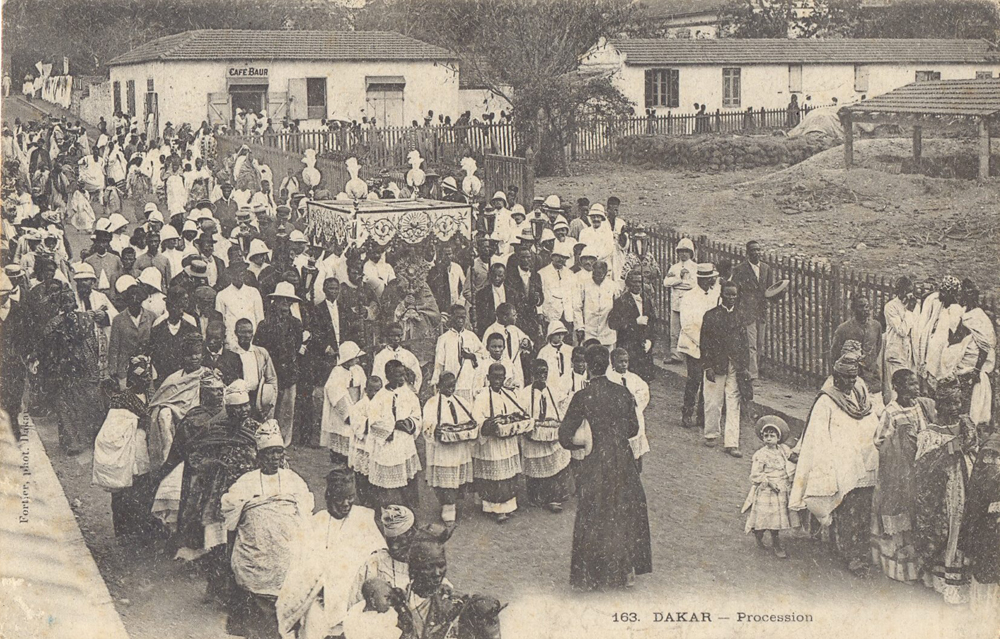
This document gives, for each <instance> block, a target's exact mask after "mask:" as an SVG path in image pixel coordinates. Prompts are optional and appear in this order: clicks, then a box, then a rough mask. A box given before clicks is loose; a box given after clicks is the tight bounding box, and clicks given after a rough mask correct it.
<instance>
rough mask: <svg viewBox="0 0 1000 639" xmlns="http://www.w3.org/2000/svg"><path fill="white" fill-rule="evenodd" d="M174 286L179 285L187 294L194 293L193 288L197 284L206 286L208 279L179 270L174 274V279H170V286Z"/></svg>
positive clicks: (196, 286) (197, 285)
mask: <svg viewBox="0 0 1000 639" xmlns="http://www.w3.org/2000/svg"><path fill="white" fill-rule="evenodd" d="M175 286H180V287H181V288H183V289H184V290H185V291H187V292H188V295H194V291H195V289H197V288H198V287H199V286H208V280H207V279H206V278H203V277H193V276H191V275H189V274H188V273H186V272H184V271H181V272H180V273H178V274H177V275H175V276H174V279H172V280H170V288H173V287H175Z"/></svg>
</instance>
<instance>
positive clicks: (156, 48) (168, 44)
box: [108, 29, 455, 66]
mask: <svg viewBox="0 0 1000 639" xmlns="http://www.w3.org/2000/svg"><path fill="white" fill-rule="evenodd" d="M454 59H455V56H454V55H453V54H452V53H450V52H449V51H447V50H445V49H442V48H441V47H436V46H434V45H432V44H427V43H426V42H421V41H420V40H414V39H413V38H409V37H406V36H404V35H402V34H399V33H395V32H392V31H244V30H237V29H203V30H199V31H185V32H184V33H178V34H175V35H170V36H165V37H163V38H157V39H156V40H152V41H150V42H147V43H146V44H144V45H142V46H140V47H139V48H137V49H133V50H132V51H129V52H128V53H126V54H124V55H120V56H118V57H117V58H115V59H114V60H112V61H111V62H109V63H108V65H109V66H117V65H122V64H134V63H137V62H150V61H173V60H177V61H183V60H454Z"/></svg>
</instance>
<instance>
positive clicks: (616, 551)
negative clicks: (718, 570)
mask: <svg viewBox="0 0 1000 639" xmlns="http://www.w3.org/2000/svg"><path fill="white" fill-rule="evenodd" d="M608 363H609V356H608V351H607V350H606V349H605V348H604V347H603V346H599V345H594V346H591V347H590V348H589V349H588V350H587V369H588V370H589V371H590V383H589V384H588V385H587V387H586V388H584V389H583V390H581V391H579V392H578V393H577V394H576V395H574V396H573V399H572V401H571V402H570V404H569V408H568V409H567V410H566V415H565V417H564V418H563V422H562V426H561V427H560V428H559V443H560V444H562V446H563V447H564V448H566V449H567V450H574V449H580V448H584V444H583V443H581V441H580V440H581V439H585V438H581V437H577V436H576V435H577V432H578V431H579V429H580V427H581V425H582V424H583V423H584V420H586V421H587V422H588V423H589V425H590V431H591V434H592V440H593V449H592V450H591V452H590V453H589V454H588V455H587V457H585V458H584V460H583V462H582V463H581V465H580V472H579V474H578V475H577V478H576V481H577V483H578V485H579V491H580V495H579V504H578V505H577V508H576V523H575V526H574V528H573V556H572V560H571V562H570V576H569V581H570V585H571V586H572V587H573V588H574V589H577V590H602V589H611V588H622V587H626V588H627V587H630V586H631V585H632V584H633V583H634V581H635V576H636V575H643V574H646V573H650V572H652V571H653V558H652V549H651V547H650V537H649V514H648V513H647V511H646V493H645V491H644V490H643V488H642V481H641V480H640V479H639V469H638V467H637V466H636V462H635V458H634V457H633V455H632V449H631V448H630V447H629V443H628V440H629V437H634V436H636V435H637V434H638V433H639V422H638V419H637V418H636V412H635V400H634V399H633V398H632V395H631V393H629V391H628V390H627V389H625V388H622V387H621V386H619V385H617V384H615V383H614V382H611V381H609V380H608V379H607V378H606V377H605V376H604V373H605V371H607V369H608Z"/></svg>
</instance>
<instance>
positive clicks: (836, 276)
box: [827, 264, 843, 335]
mask: <svg viewBox="0 0 1000 639" xmlns="http://www.w3.org/2000/svg"><path fill="white" fill-rule="evenodd" d="M842 277H843V276H842V275H841V274H840V265H838V264H831V265H830V299H828V300H827V309H828V312H829V317H830V333H831V335H832V334H833V330H834V329H836V328H837V327H838V326H840V321H841V318H840V315H841V312H840V311H841V308H840V307H841V303H840V300H841V296H842V294H843V280H842V279H841V278H842Z"/></svg>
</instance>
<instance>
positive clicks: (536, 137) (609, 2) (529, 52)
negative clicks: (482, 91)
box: [355, 0, 638, 171]
mask: <svg viewBox="0 0 1000 639" xmlns="http://www.w3.org/2000/svg"><path fill="white" fill-rule="evenodd" d="M637 15H638V14H637V13H636V7H635V6H634V5H633V3H632V2H630V0H449V1H447V2H442V1H440V0H373V1H372V2H369V3H368V5H366V7H365V9H364V10H362V11H361V12H360V14H359V15H358V16H357V17H356V22H355V26H356V27H357V28H359V29H366V30H367V29H392V30H399V31H404V32H405V33H407V35H411V36H413V37H416V38H419V39H422V40H426V41H428V42H431V43H433V44H437V45H439V46H442V47H445V48H447V49H449V50H451V51H454V52H455V53H456V54H457V55H458V56H459V58H460V59H461V61H462V71H461V72H462V73H471V74H474V75H475V76H476V77H477V78H478V79H479V80H480V81H481V82H482V83H483V84H484V85H486V86H487V87H489V88H490V89H491V90H492V91H494V92H495V93H497V94H498V95H501V96H503V97H505V98H506V99H507V100H508V102H510V103H511V105H513V107H514V113H515V126H516V127H517V130H518V137H519V140H521V143H522V147H525V146H531V147H532V148H533V149H534V150H535V152H536V153H537V154H538V155H537V157H538V159H539V168H540V170H542V171H561V170H563V169H564V163H565V160H564V158H563V157H562V148H563V144H562V142H563V138H564V135H565V134H566V133H567V132H568V130H570V127H572V125H573V122H574V120H575V119H576V118H577V117H578V115H579V113H580V111H581V110H582V109H584V108H586V109H587V110H597V111H601V112H616V113H621V112H622V111H624V110H625V109H627V108H628V103H627V101H626V100H625V98H624V96H622V95H621V93H620V92H618V91H617V90H616V89H614V87H613V86H612V85H611V82H610V81H609V80H608V79H607V78H599V77H598V78H592V79H584V78H581V77H580V76H579V75H577V74H576V73H575V71H576V69H577V66H578V63H579V58H580V56H582V55H583V54H584V53H586V52H587V50H588V49H589V48H590V47H592V46H593V45H594V43H595V42H597V40H598V39H599V38H600V37H602V36H605V37H612V36H616V35H619V34H621V33H623V32H630V31H632V30H633V29H634V28H635V27H636V25H637Z"/></svg>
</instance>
